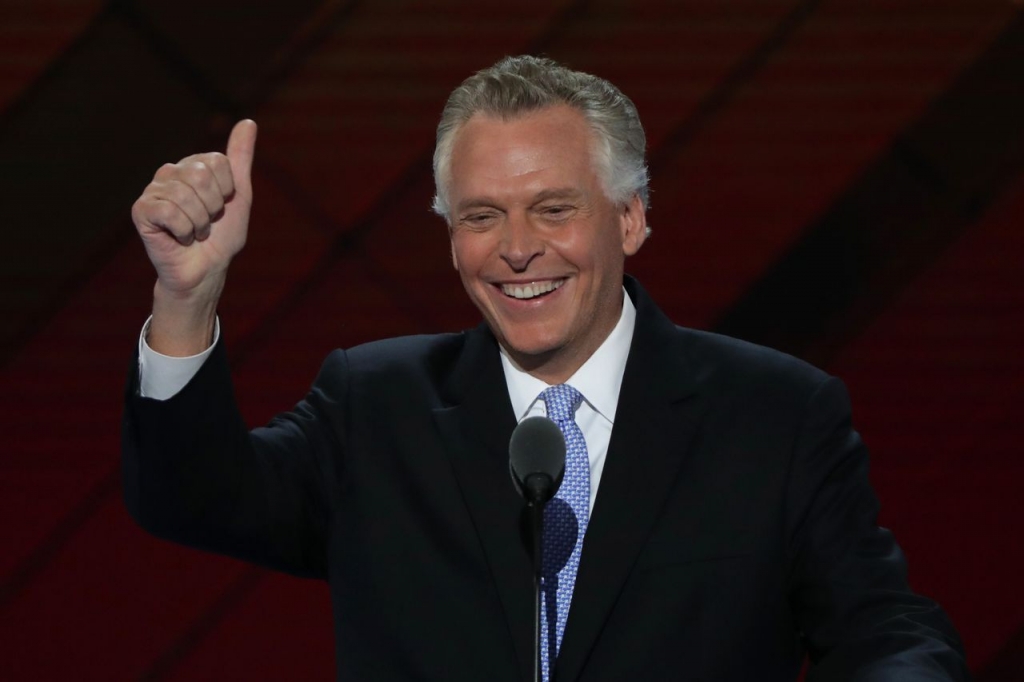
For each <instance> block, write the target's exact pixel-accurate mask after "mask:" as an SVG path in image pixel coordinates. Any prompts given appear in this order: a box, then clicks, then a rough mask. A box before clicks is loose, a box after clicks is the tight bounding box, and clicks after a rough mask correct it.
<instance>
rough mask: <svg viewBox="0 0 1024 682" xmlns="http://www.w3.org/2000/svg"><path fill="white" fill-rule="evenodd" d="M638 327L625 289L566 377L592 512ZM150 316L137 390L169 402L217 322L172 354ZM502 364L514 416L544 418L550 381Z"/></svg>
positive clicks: (195, 367) (202, 358) (142, 338)
mask: <svg viewBox="0 0 1024 682" xmlns="http://www.w3.org/2000/svg"><path fill="white" fill-rule="evenodd" d="M634 326H636V308H634V307H633V302H632V301H631V300H629V296H628V295H627V294H626V292H625V289H623V292H622V313H621V314H620V315H619V321H618V322H617V323H616V325H615V328H614V329H612V331H611V333H610V334H609V335H608V338H606V339H605V340H604V342H603V343H602V344H601V345H600V346H599V347H598V349H597V350H596V351H595V352H594V354H593V355H591V356H590V358H589V359H587V361H586V362H584V363H583V366H582V367H580V368H579V369H578V370H576V373H575V374H573V375H572V376H571V377H569V380H568V381H566V382H565V383H567V384H569V385H570V386H572V387H573V388H575V389H576V390H577V391H579V392H580V394H581V395H582V396H583V402H582V403H581V404H580V407H579V409H578V410H577V411H576V423H577V424H578V425H579V427H580V430H581V431H582V432H583V439H584V440H585V441H586V442H587V455H588V457H589V458H590V511H591V512H593V511H594V500H595V499H596V498H597V487H598V485H599V484H600V483H601V472H602V471H604V461H605V458H606V457H607V455H608V442H609V441H610V440H611V437H612V425H613V424H614V423H615V408H616V406H617V405H618V403H619V388H621V386H622V375H623V373H624V372H625V371H626V357H627V356H628V355H629V346H630V343H631V342H632V340H633V328H634ZM148 330H149V320H146V324H145V325H144V326H143V328H142V333H141V334H140V335H139V390H140V392H141V394H142V395H143V396H144V397H146V398H153V399H156V400H167V399H168V398H171V397H173V396H174V395H176V394H177V393H178V391H180V390H181V389H182V388H184V387H185V384H187V383H188V382H189V380H190V379H192V377H193V376H195V374H196V372H198V371H199V368H200V367H202V366H203V363H204V362H206V358H207V357H209V355H210V353H211V352H212V351H213V346H215V345H216V344H217V339H218V338H219V337H220V320H218V321H217V323H216V324H215V325H214V331H213V343H212V344H211V345H210V347H209V348H207V349H206V350H205V351H203V352H202V353H199V354H198V355H192V356H190V357H186V358H175V357H170V356H167V355H162V354H160V353H157V352H156V351H155V350H153V349H152V348H150V347H149V344H148V343H146V332H147V331H148ZM501 366H502V369H503V370H504V371H505V384H506V385H507V387H508V397H509V399H510V401H511V402H512V409H513V411H514V412H515V415H516V419H517V420H518V421H522V420H523V419H526V418H527V417H532V416H535V415H541V416H547V408H546V407H545V405H544V401H543V400H540V399H539V398H540V394H541V392H543V391H544V389H546V388H548V384H546V383H544V382H543V381H541V380H540V379H537V378H536V377H534V376H531V375H530V374H527V373H526V372H525V371H524V370H523V369H522V368H520V367H519V366H518V365H516V363H515V362H514V361H513V360H512V358H510V357H509V356H508V353H506V352H505V349H504V348H502V349H501Z"/></svg>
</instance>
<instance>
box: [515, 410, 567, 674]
mask: <svg viewBox="0 0 1024 682" xmlns="http://www.w3.org/2000/svg"><path fill="white" fill-rule="evenodd" d="M508 470H509V473H511V474H512V483H513V484H514V485H515V487H516V492H518V493H519V494H520V495H521V496H522V497H523V499H524V500H526V514H527V516H528V517H529V520H530V524H529V525H530V528H531V533H530V534H531V535H532V543H531V544H532V545H533V632H534V639H533V679H534V682H540V680H541V665H540V663H541V661H540V641H541V640H540V638H541V637H542V636H543V633H542V632H541V630H540V601H541V594H540V593H541V567H542V565H543V563H542V559H541V552H542V551H543V546H542V545H543V542H542V536H543V530H544V505H545V504H546V503H547V501H548V500H550V499H551V498H552V497H554V496H555V493H556V492H558V486H560V485H562V475H563V474H564V473H565V436H563V435H562V430H561V429H560V428H558V425H557V424H555V422H553V421H551V420H550V419H548V418H547V417H528V418H526V419H524V420H523V421H521V422H519V425H518V426H516V428H515V430H514V431H512V438H511V439H510V440H509V443H508Z"/></svg>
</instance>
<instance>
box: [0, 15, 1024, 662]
mask: <svg viewBox="0 0 1024 682" xmlns="http://www.w3.org/2000/svg"><path fill="white" fill-rule="evenodd" d="M1019 5H1020V3H1014V2H1007V1H1006V0H998V1H996V0H972V1H971V2H963V1H962V0H906V1H903V2H897V3H894V2H882V1H880V0H879V1H871V2H864V1H863V0H860V1H854V0H848V1H844V2H840V1H838V0H837V1H832V2H825V1H817V2H810V1H804V2H796V1H793V0H785V1H784V0H742V1H736V2H719V1H717V0H688V1H685V2H684V1H676V0H672V1H669V0H663V1H662V2H626V1H625V0H603V1H594V2H581V1H576V2H567V1H565V0H561V1H557V0H555V1H553V0H544V1H541V0H519V1H518V2H502V3H488V2H458V1H456V0H447V1H444V2H414V1H411V0H406V1H399V0H395V1H392V2H386V3H383V2H382V3H371V2H354V1H348V2H346V1H344V0H327V1H326V2H314V1H313V0H292V1H291V2H284V0H279V1H270V0H268V1H267V2H261V3H253V2H242V1H241V0H230V1H222V2H217V3H209V2H199V1H198V0H179V1H177V2H170V1H169V0H165V1H163V2H158V1H156V0H121V1H117V2H106V3H104V2H100V1H98V0H14V1H10V2H5V3H4V4H3V6H2V7H0V225H2V233H0V234H2V235H3V242H2V244H3V248H2V249H0V311H2V314H0V381H2V387H3V390H2V392H0V401H2V402H3V405H2V409H0V414H2V417H0V419H2V420H3V424H2V433H3V441H2V459H0V518H2V519H3V521H2V523H0V548H2V549H0V642H3V645H2V647H3V654H2V655H0V679H5V680H6V679H17V680H28V679H103V680H115V679H140V678H144V679H161V680H163V679H176V680H195V679H233V678H245V679H249V680H256V679H267V680H271V679H273V680H279V679H323V680H326V679H329V678H330V677H331V671H332V667H333V659H334V653H333V651H332V646H331V624H330V613H329V606H328V601H327V594H326V587H325V586H324V585H321V584H317V583H311V582H303V581H298V580H294V579H290V578H286V577H281V576H277V575H271V574H268V573H266V572H264V571H261V570H258V569H254V568H251V567H248V566H245V565H242V564H239V563H236V562H234V561H231V560H227V559H221V558H217V557H212V556H207V555H203V554H200V553H198V552H194V551H190V550H187V549H182V548H178V547H175V546H172V545H169V544H165V543H162V542H160V541H157V540H154V539H152V538H150V537H148V536H146V535H145V534H143V533H142V531H140V530H139V529H138V528H136V527H135V526H134V525H133V524H132V522H131V521H130V520H129V519H128V517H127V514H126V513H125V510H124V508H123V506H122V504H121V501H120V488H119V481H118V426H119V413H120V409H121V408H120V396H121V390H122V386H123V382H124V374H125V369H126V366H127V363H128V360H129V357H130V354H131V349H132V345H133V344H134V343H135V340H136V337H137V334H138V330H139V328H140V326H141V324H142V322H143V320H144V319H145V315H146V313H147V308H148V305H149V297H150V292H151V287H152V282H153V274H152V272H151V269H150V267H149V265H148V263H147V261H146V259H145V256H144V255H143V253H142V250H141V247H140V246H139V245H138V244H137V242H136V239H135V237H134V234H133V231H132V228H131V225H130V222H129V220H128V209H129V207H130V205H131V203H132V201H133V200H134V197H135V196H136V195H137V194H138V192H140V191H141V189H142V187H143V186H144V185H145V184H146V182H147V181H148V178H149V177H150V176H151V174H152V172H153V170H154V169H155V168H156V167H157V166H158V165H159V164H160V163H161V162H163V161H166V160H174V159H177V158H179V157H181V156H184V155H186V154H188V153H191V152H193V151H197V150H202V149H207V148H211V147H219V146H220V145H222V144H223V141H224V139H225V136H226V132H227V130H228V129H229V126H230V123H231V122H233V121H234V120H235V119H236V118H238V117H240V116H243V115H244V116H252V117H253V118H255V119H256V120H257V121H258V122H259V124H260V139H259V144H258V146H257V163H256V169H255V174H256V175H255V191H256V206H255V213H254V219H253V225H252V228H251V235H250V244H249V246H248V247H247V250H246V251H245V253H244V254H243V256H242V257H241V258H240V259H239V260H238V261H237V263H236V266H235V268H234V270H233V272H232V277H231V279H230V281H229V288H228V291H227V294H226V298H225V301H224V307H223V309H222V311H221V313H222V320H223V325H224V332H225V334H226V337H227V340H228V343H229V348H230V352H231V355H232V358H233V362H234V366H235V367H236V370H237V391H238V394H239V396H240V399H241V401H242V403H243V407H244V410H245V412H246V414H247V416H248V417H249V418H250V419H251V420H252V422H254V423H255V422H259V421H261V420H264V419H266V418H267V417H268V416H269V415H271V414H273V413H274V412H276V411H278V410H281V409H284V408H286V407H288V406H289V405H290V404H292V402H294V400H296V399H297V398H298V397H300V396H301V395H302V393H303V392H304V390H305V388H306V386H307V385H308V383H309V381H310V380H311V378H312V376H313V374H314V372H315V371H316V368H317V367H318V365H319V362H320V360H321V359H322V357H323V356H324V354H325V353H326V352H327V351H328V350H329V349H331V348H333V347H336V346H349V345H352V344H356V343H359V342H362V341H366V340H370V339H375V338H379V337H383V336H391V335H395V334H405V333H415V332H431V331H441V330H450V329H456V328H462V327H465V326H468V325H472V324H475V322H476V320H477V318H476V315H475V313H474V311H473V310H472V309H471V308H470V306H469V304H468V303H467V302H466V300H465V296H464V295H463V293H462V291H461V289H460V286H459V283H458V280H457V278H456V276H455V274H454V272H453V271H451V268H450V264H449V260H448V256H447V242H446V238H445V237H446V236H445V230H444V226H443V225H442V224H441V222H440V221H439V220H437V219H436V218H434V217H432V216H431V215H430V214H429V212H428V206H429V202H430V196H431V191H432V183H431V179H430V173H429V155H430V152H431V148H432V138H433V127H434V124H435V122H436V117H437V115H438V113H439V111H440V107H441V105H442V103H443V101H444V98H445V96H446V94H447V92H448V91H449V90H450V89H451V88H452V87H453V86H454V85H455V84H457V83H458V82H459V81H460V80H461V79H462V78H464V77H465V76H466V75H468V74H469V73H470V72H471V71H473V70H475V69H478V68H482V67H483V66H486V65H488V64H490V63H491V62H493V61H494V60H496V59H497V58H499V57H501V56H502V55H505V54H510V53H520V52H535V53H543V54H548V55H550V56H552V57H554V58H556V59H559V60H562V61H565V62H567V63H568V64H570V65H571V66H574V67H577V68H581V69H584V70H589V71H594V72H596V73H599V74H601V75H603V76H606V77H608V78H610V79H611V80H613V81H614V82H616V83H617V84H619V85H620V86H621V87H622V88H623V90H625V91H626V92H627V93H628V94H630V95H631V96H632V97H633V99H634V100H635V102H636V103H637V105H638V107H639V109H640V112H641V115H642V117H643V119H644V121H645V123H646V125H647V129H648V133H649V139H650V152H651V168H652V174H653V195H652V196H653V209H652V211H651V213H650V216H649V217H650V221H651V223H652V225H653V226H654V228H655V233H654V238H653V239H652V240H651V241H650V242H649V243H648V244H647V245H646V247H645V248H644V250H643V252H642V253H641V254H640V255H639V256H637V257H636V258H635V259H634V260H633V261H632V263H631V264H630V266H629V269H630V271H631V272H633V273H634V274H636V275H637V276H638V277H640V279H641V280H642V281H643V282H644V283H645V285H646V286H647V287H648V289H649V290H650V291H651V292H652V293H653V294H654V296H655V297H656V299H657V300H658V301H660V302H661V304H662V305H663V306H664V307H665V308H666V309H667V310H668V311H669V312H670V313H671V314H672V315H673V316H674V318H675V319H676V320H677V321H679V322H680V323H684V324H688V325H691V326H698V327H705V328H711V329H718V330H723V331H727V332H730V333H734V334H737V335H740V336H745V337H747V338H751V339H753V340H756V341H761V342H764V343H769V344H771V345H775V346H778V347H781V348H783V349H786V350H789V351H790V352H794V353H796V354H799V355H802V356H803V357H806V358H808V359H810V360H812V361H814V362H816V363H818V364H820V365H822V366H824V367H825V368H826V369H828V370H829V371H831V372H833V373H835V374H838V375H839V376H841V377H842V378H843V379H845V380H846V381H847V383H848V385H849V386H850V388H851V391H852V394H853V397H854V404H855V413H854V415H855V421H856V423H857V425H858V427H859V429H860V430H861V431H862V433H863V434H864V436H865V438H866V440H867V442H868V443H869V444H870V445H871V447H872V451H873V480H874V482H875V485H876V486H877V488H878V491H879V493H880V495H881V497H882V501H883V523H884V524H886V525H888V526H890V527H892V528H893V529H894V530H895V532H896V534H897V537H898V538H899V539H900V541H901V543H902V545H903V547H904V549H905V550H906V553H907V554H908V555H909V558H910V565H911V580H912V582H913V584H914V586H915V587H916V588H917V589H918V590H920V591H922V592H924V593H927V594H930V595H933V596H934V597H936V598H937V599H939V600H940V601H941V602H942V603H943V604H944V605H945V606H946V608H947V609H948V611H949V612H950V614H951V615H952V616H953V619H954V620H955V622H956V623H957V624H958V626H959V628H960V629H961V631H962V633H963V636H964V639H965V642H966V645H967V649H968V657H969V660H970V663H971V666H972V668H973V669H974V670H975V671H977V672H978V673H979V678H980V679H981V680H983V681H989V682H991V681H993V680H1004V679H1005V680H1010V679H1019V676H1021V675H1022V673H1021V672H1020V671H1022V670H1024V629H1022V628H1024V588H1022V586H1021V580H1020V577H1019V575H1020V573H1021V569H1022V565H1024V561H1022V559H1024V543H1022V541H1021V524H1022V521H1024V503H1022V501H1021V493H1020V481H1021V480H1022V475H1024V463H1022V461H1021V458H1020V457H1019V453H1020V452H1021V446H1020V442H1021V441H1022V440H1024V425H1022V422H1024V419H1022V409H1021V408H1022V406H1024V362H1022V360H1021V358H1022V355H1021V349H1022V348H1024V315H1022V312H1021V311H1024V278H1022V276H1021V273H1022V270H1024V267H1022V266H1024V236H1022V230H1021V223H1022V220H1024V175H1022V167H1024V163H1022V160H1024V153H1022V150H1024V132H1022V130H1021V128H1022V127H1021V125H1020V121H1022V120H1024V95H1022V88H1024V86H1022V85H1021V84H1022V83H1024V26H1022V24H1024V20H1022V13H1021V10H1020V7H1019ZM342 655H344V652H342Z"/></svg>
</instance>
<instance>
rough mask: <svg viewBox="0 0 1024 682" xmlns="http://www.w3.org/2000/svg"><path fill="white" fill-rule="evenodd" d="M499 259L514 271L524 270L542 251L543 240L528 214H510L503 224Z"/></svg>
mask: <svg viewBox="0 0 1024 682" xmlns="http://www.w3.org/2000/svg"><path fill="white" fill-rule="evenodd" d="M503 230H504V233H503V234H502V240H501V252H500V255H501V259H502V260H504V261H505V262H506V263H508V265H509V267H510V268H512V270H513V271H515V272H524V271H525V270H526V269H527V267H529V265H530V262H531V261H532V260H533V259H534V258H536V257H537V256H540V255H541V254H543V253H544V240H543V239H542V238H541V235H540V233H539V231H538V229H537V226H536V225H534V224H533V223H532V221H531V220H530V219H529V217H528V216H524V215H513V214H510V215H509V217H508V219H507V220H506V221H505V225H504V226H503Z"/></svg>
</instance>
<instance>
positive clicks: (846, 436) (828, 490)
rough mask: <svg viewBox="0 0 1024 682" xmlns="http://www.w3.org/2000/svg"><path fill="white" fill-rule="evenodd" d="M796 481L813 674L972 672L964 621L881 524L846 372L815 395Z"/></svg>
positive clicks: (797, 560) (796, 603) (953, 675)
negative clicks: (957, 624) (960, 632)
mask: <svg viewBox="0 0 1024 682" xmlns="http://www.w3.org/2000/svg"><path fill="white" fill-rule="evenodd" d="M789 485H790V491H789V495H788V499H789V501H790V506H789V508H788V509H787V527H788V528H789V529H790V536H789V541H790V545H789V547H790V556H791V566H792V573H791V575H790V595H791V600H792V602H793V608H794V612H795V613H796V614H797V618H798V621H799V623H800V627H801V630H802V632H803V635H804V638H805V642H806V644H807V647H808V651H809V654H810V658H811V663H812V666H811V668H810V671H809V675H808V680H809V682H821V681H826V680H858V681H860V680H864V681H868V680H871V681H874V680H878V681H882V680H900V681H901V682H903V681H907V682H916V681H921V682H924V681H926V680H928V681H932V680H934V681H939V680H967V679H969V677H970V675H969V673H968V671H967V666H966V663H965V661H964V655H963V648H962V645H961V643H960V639H959V637H958V636H957V633H956V630H955V629H954V628H953V626H952V624H951V623H950V622H949V620H948V618H947V617H946V615H945V613H943V611H942V609H941V608H939V606H938V605H937V604H935V603H934V602H933V601H931V600H929V599H927V598H925V597H922V596H920V595H916V594H914V593H913V592H911V590H910V588H909V586H908V584H907V577H906V574H907V568H906V561H905V559H904V557H903V553H902V552H901V551H900V548H899V547H898V546H897V544H896V542H895V540H894V539H893V537H892V534H891V533H889V531H888V530H886V529H884V528H879V527H878V525H877V515H878V507H879V505H878V500H877V499H876V497H875V494H874V491H873V490H872V488H871V485H870V483H869V481H868V455H867V450H866V448H865V447H864V444H863V443H862V442H861V440H860V437H859V436H858V435H857V433H856V432H855V431H854V430H853V428H852V426H851V423H850V406H849V398H848V397H847V394H846V390H845V388H844V387H843V386H842V384H841V382H839V381H838V380H835V379H828V380H826V381H825V382H824V383H822V384H821V385H820V386H819V387H818V390H817V391H816V392H815V395H814V396H813V397H812V398H811V400H810V402H809V404H808V407H807V414H806V415H805V418H804V423H803V426H802V430H801V433H800V435H799V437H798V439H797V441H796V445H795V447H794V453H793V460H792V463H791V473H790V478H789Z"/></svg>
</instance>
